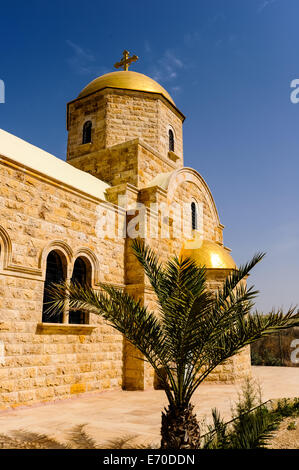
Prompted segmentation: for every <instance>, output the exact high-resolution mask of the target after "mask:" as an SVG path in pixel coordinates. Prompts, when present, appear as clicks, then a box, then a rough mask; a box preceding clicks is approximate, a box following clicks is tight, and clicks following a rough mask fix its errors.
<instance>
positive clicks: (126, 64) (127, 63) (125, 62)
mask: <svg viewBox="0 0 299 470" xmlns="http://www.w3.org/2000/svg"><path fill="white" fill-rule="evenodd" d="M129 56H130V52H129V51H127V50H124V52H123V58H122V60H121V61H120V62H116V64H114V67H115V68H116V69H120V68H121V67H123V68H124V70H125V71H127V70H129V66H130V65H131V63H132V62H136V60H138V56H137V55H133V56H132V57H129Z"/></svg>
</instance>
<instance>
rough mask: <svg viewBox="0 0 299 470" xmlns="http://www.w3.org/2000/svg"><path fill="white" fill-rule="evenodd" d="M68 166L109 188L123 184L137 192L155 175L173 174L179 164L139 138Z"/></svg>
mask: <svg viewBox="0 0 299 470" xmlns="http://www.w3.org/2000/svg"><path fill="white" fill-rule="evenodd" d="M69 163H70V164H71V165H73V166H74V167H76V168H79V169H80V170H82V171H86V172H87V173H90V174H92V175H93V176H95V177H96V178H99V179H100V180H102V181H105V182H106V183H109V184H111V185H112V186H117V185H120V184H124V183H127V184H131V185H133V186H135V187H136V188H138V189H140V188H144V187H146V186H147V185H148V184H150V183H151V182H152V180H153V179H154V178H155V177H156V176H157V175H158V174H160V173H168V172H171V171H174V170H175V169H176V168H178V166H179V165H180V161H178V162H177V163H174V162H173V161H172V160H170V158H168V157H166V158H163V157H162V156H161V155H160V154H158V153H157V152H155V151H154V150H153V149H151V148H150V147H149V146H148V145H147V144H145V143H144V142H143V141H141V140H140V139H135V140H131V141H128V142H125V143H122V144H117V145H114V146H113V147H110V148H108V149H104V150H100V151H98V152H93V153H90V154H88V155H81V156H78V157H76V158H73V159H71V160H69Z"/></svg>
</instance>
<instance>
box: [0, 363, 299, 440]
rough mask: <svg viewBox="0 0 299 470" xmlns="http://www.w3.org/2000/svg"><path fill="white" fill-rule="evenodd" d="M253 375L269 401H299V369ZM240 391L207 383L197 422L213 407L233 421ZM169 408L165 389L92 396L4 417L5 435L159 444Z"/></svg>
mask: <svg viewBox="0 0 299 470" xmlns="http://www.w3.org/2000/svg"><path fill="white" fill-rule="evenodd" d="M253 376H254V378H255V379H256V380H257V381H258V382H259V383H260V385H261V387H262V392H263V399H264V400H267V399H270V398H282V397H296V396H297V397H298V396H299V368H295V367H294V368H291V367H253ZM239 391H240V385H224V384H211V383H207V384H203V385H202V386H201V387H200V388H199V389H198V391H197V392H196V393H195V395H194V399H193V403H194V405H195V409H196V412H197V415H198V418H199V419H202V418H203V417H204V416H206V417H209V416H210V411H211V408H213V407H217V408H218V409H219V410H220V411H221V413H222V414H223V416H224V417H225V418H227V419H229V417H230V413H231V405H232V404H233V403H234V401H235V399H236V398H237V396H238V392H239ZM164 405H166V399H165V395H164V392H163V391H160V390H146V391H143V392H142V391H140V392H139V391H138V392H126V391H107V392H102V393H93V394H89V395H82V396H80V397H77V398H73V399H67V400H61V401H57V402H55V403H50V404H44V405H36V406H34V407H26V408H17V409H14V410H11V411H5V412H2V413H0V434H10V433H11V432H12V431H15V430H27V431H30V432H34V433H40V434H46V435H48V436H50V437H53V438H55V439H56V440H58V441H59V442H61V443H67V442H68V440H69V437H70V436H71V434H72V431H73V430H74V429H75V428H76V427H78V426H79V425H84V431H85V433H86V434H88V435H89V436H90V437H91V438H92V439H94V441H95V442H96V443H97V444H98V445H100V446H105V447H110V445H111V442H112V441H114V440H116V439H120V438H125V437H131V442H133V441H134V442H137V443H141V442H146V443H154V444H156V445H157V444H158V443H159V432H160V416H161V409H162V407H163V406H164Z"/></svg>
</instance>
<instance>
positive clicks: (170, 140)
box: [168, 129, 174, 152]
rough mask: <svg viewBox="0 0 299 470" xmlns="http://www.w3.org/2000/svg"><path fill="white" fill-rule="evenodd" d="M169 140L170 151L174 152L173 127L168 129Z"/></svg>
mask: <svg viewBox="0 0 299 470" xmlns="http://www.w3.org/2000/svg"><path fill="white" fill-rule="evenodd" d="M168 141H169V151H170V152H174V134H173V130H172V129H169V131H168Z"/></svg>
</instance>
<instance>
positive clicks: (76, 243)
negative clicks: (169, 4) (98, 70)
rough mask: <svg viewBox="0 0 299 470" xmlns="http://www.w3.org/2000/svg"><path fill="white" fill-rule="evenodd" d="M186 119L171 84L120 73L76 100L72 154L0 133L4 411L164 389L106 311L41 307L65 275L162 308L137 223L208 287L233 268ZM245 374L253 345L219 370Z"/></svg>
mask: <svg viewBox="0 0 299 470" xmlns="http://www.w3.org/2000/svg"><path fill="white" fill-rule="evenodd" d="M183 121H184V115H183V114H182V112H181V111H180V110H179V109H178V108H177V107H176V105H175V103H174V101H173V99H172V98H171V96H170V95H169V94H168V93H167V91H166V90H165V89H164V88H162V87H161V86H160V85H159V84H158V83H157V82H155V81H154V80H152V79H151V78H149V77H147V76H145V75H143V74H140V73H136V72H132V71H128V70H124V71H117V72H112V73H109V74H106V75H103V76H101V77H99V78H97V79H95V80H94V81H93V82H91V83H90V84H88V85H87V86H86V87H85V88H84V90H82V92H81V93H80V94H79V96H78V97H77V98H76V99H74V100H73V101H71V102H70V103H68V105H67V129H68V148H67V161H66V162H65V161H62V160H60V159H58V158H56V157H54V156H53V155H50V154H48V153H47V152H45V151H43V150H41V149H39V148H37V147H34V146H33V145H31V144H29V143H27V142H24V141H22V140H21V139H19V138H17V137H15V136H13V135H11V134H8V133H7V132H5V131H0V174H1V179H0V409H5V408H8V407H14V406H19V405H30V404H33V403H38V402H43V401H51V400H55V399H61V398H69V397H70V396H73V395H77V394H80V393H84V392H95V391H103V390H110V389H121V388H124V389H126V390H143V389H144V388H148V387H153V388H157V387H159V384H158V383H157V382H156V379H155V376H154V373H153V371H152V369H151V367H150V366H148V365H147V363H145V362H143V361H140V360H138V359H137V357H138V353H137V352H136V351H135V350H134V348H133V347H132V346H131V345H130V344H129V343H127V342H126V340H125V339H124V338H123V337H122V336H121V335H120V334H119V333H117V332H116V331H115V330H113V329H112V328H111V327H109V326H108V325H107V324H106V323H105V322H104V321H103V320H102V319H101V318H100V317H98V316H96V315H94V314H90V315H86V314H84V313H83V312H73V313H69V312H67V311H64V312H63V313H61V315H60V316H57V317H55V318H54V317H51V318H49V317H48V316H47V315H46V313H45V310H46V308H45V305H46V302H47V286H48V285H49V284H50V283H51V282H58V281H60V280H68V281H72V280H76V281H78V282H86V283H89V284H90V285H91V286H93V287H94V288H95V289H99V284H100V283H101V282H106V283H111V284H113V285H114V286H117V287H119V288H121V289H125V290H126V291H127V292H129V293H130V294H132V295H133V296H135V297H136V298H140V299H142V301H143V302H144V304H145V305H148V306H149V308H152V309H155V308H156V304H155V298H154V296H153V293H152V291H151V289H150V286H149V284H148V282H147V280H146V279H145V276H144V273H143V271H142V269H141V268H140V266H139V265H138V262H137V260H136V259H135V258H134V256H133V255H132V252H131V249H130V243H131V238H132V233H133V234H135V235H136V236H141V237H142V238H144V239H145V240H146V242H147V243H148V244H150V245H151V246H152V247H153V248H154V249H155V250H156V251H157V252H158V254H159V256H160V257H161V259H162V260H165V259H166V258H167V257H168V256H170V255H173V254H179V253H183V254H185V255H187V256H191V257H193V258H194V259H195V260H197V261H198V263H200V264H205V266H206V267H207V276H208V282H209V286H210V288H211V289H216V288H217V287H219V286H220V285H221V283H222V282H223V280H224V278H225V277H226V276H227V275H228V274H229V272H231V270H232V269H234V268H235V264H234V261H233V259H232V257H231V255H230V253H229V250H228V249H227V248H225V247H224V246H223V239H222V231H223V225H221V223H220V221H219V217H218V213H217V209H216V206H215V203H214V200H213V197H212V194H211V192H210V190H209V188H208V186H207V184H206V182H205V181H204V180H203V178H202V177H201V176H200V174H199V173H198V172H197V171H195V170H194V169H191V168H188V167H184V160H183V132H182V128H183ZM177 221H179V222H177ZM182 227H183V228H182ZM248 374H250V354H249V350H248V349H245V350H244V351H243V352H242V353H240V354H239V355H238V356H235V357H234V358H232V359H230V360H229V361H227V362H226V363H225V364H223V365H222V366H220V367H218V369H216V370H215V372H214V373H213V374H211V377H210V380H214V381H223V382H234V381H237V380H240V379H242V378H243V377H245V376H246V375H248Z"/></svg>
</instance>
